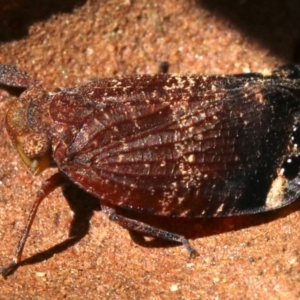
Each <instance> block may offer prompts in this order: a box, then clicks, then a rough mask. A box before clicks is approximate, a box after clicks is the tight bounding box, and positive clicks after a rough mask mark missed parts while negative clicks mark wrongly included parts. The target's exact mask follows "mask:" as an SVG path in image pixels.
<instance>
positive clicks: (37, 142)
mask: <svg viewBox="0 0 300 300" xmlns="http://www.w3.org/2000/svg"><path fill="white" fill-rule="evenodd" d="M16 141H17V149H18V152H19V154H20V156H21V158H22V160H23V161H24V163H25V164H26V166H27V167H28V169H29V170H30V172H31V173H32V174H34V175H37V174H40V173H41V172H42V171H43V170H45V169H46V168H48V166H49V165H50V141H49V139H48V136H47V135H46V134H45V133H37V132H33V133H27V134H24V135H21V136H18V137H17V139H16Z"/></svg>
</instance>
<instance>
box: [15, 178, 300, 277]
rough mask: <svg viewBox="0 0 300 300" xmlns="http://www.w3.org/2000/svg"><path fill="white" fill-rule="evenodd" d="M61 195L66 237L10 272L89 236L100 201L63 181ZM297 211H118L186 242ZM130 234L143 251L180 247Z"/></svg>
mask: <svg viewBox="0 0 300 300" xmlns="http://www.w3.org/2000/svg"><path fill="white" fill-rule="evenodd" d="M63 195H64V197H65V199H66V200H67V202H68V205H69V207H70V209H71V210H72V211H73V213H74V215H73V220H72V222H71V226H70V230H69V238H68V239H66V240H64V241H62V242H61V243H58V244H56V245H55V246H53V247H51V248H49V249H47V250H45V251H42V252H39V253H37V254H34V255H32V256H31V257H29V258H26V259H24V260H22V261H21V262H20V263H19V264H18V265H17V266H16V268H15V269H14V270H13V271H12V273H13V272H15V271H16V270H17V269H18V268H19V267H20V266H25V265H32V264H36V263H40V262H42V261H45V260H48V259H50V258H51V257H52V256H54V255H55V254H58V253H61V252H64V251H65V250H67V249H68V248H70V247H72V246H74V245H75V244H77V243H78V242H79V241H80V240H81V239H82V238H84V237H85V236H86V235H87V234H88V232H89V229H90V220H91V218H92V217H93V215H94V213H95V212H97V211H100V210H101V203H100V202H99V199H97V198H96V197H94V196H92V195H91V194H89V193H87V192H86V191H84V190H82V189H81V188H79V187H78V186H77V185H75V184H74V183H72V182H70V181H68V180H66V184H65V185H64V186H63ZM298 210H300V201H295V202H294V203H292V204H291V205H289V206H286V207H284V208H282V209H278V210H275V211H269V212H264V213H261V214H256V215H244V216H234V217H226V218H222V217H220V218H207V219H189V218H174V217H162V216H154V215H147V214H144V213H139V212H135V211H126V210H124V209H123V210H122V209H121V210H120V211H119V213H120V214H122V215H124V216H126V217H130V218H133V219H136V220H139V221H142V222H146V223H147V224H150V225H152V226H156V227H158V228H162V229H164V230H167V231H170V232H175V233H178V234H181V235H184V236H186V237H187V238H188V239H196V238H201V237H208V236H212V235H218V234H220V233H226V232H231V231H237V230H241V229H245V228H248V227H252V226H258V225H261V224H266V223H269V222H272V221H274V220H276V219H278V218H285V217H286V216H287V215H289V214H291V213H293V212H295V211H298ZM99 230H101V228H99ZM129 234H130V236H131V238H132V240H133V242H135V243H136V244H138V245H140V246H142V247H146V248H167V247H176V246H180V244H179V243H176V242H172V241H167V240H162V239H159V238H155V237H151V239H145V237H146V236H144V235H142V234H140V233H137V232H135V231H129ZM266 236H267V234H266ZM100 254H101V253H99V255H100Z"/></svg>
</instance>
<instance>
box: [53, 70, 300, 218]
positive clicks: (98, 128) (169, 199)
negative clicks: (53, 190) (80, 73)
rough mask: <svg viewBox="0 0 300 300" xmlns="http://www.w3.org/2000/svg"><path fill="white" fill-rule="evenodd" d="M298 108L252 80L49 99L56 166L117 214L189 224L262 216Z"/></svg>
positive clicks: (167, 79) (137, 81) (126, 84)
mask: <svg viewBox="0 0 300 300" xmlns="http://www.w3.org/2000/svg"><path fill="white" fill-rule="evenodd" d="M295 102H296V100H295V99H294V97H293V95H292V94H290V93H289V92H288V91H285V90H284V89H283V88H277V87H276V86H273V85H272V84H266V83H265V81H264V79H263V78H262V77H261V76H256V75H255V74H252V75H250V76H169V75H156V76H137V77H129V78H120V79H110V80H109V79H103V80H95V81H92V82H90V83H88V84H86V85H84V86H81V87H78V88H76V89H72V90H65V91H61V92H59V93H57V94H56V95H54V96H53V100H52V104H51V114H52V118H53V120H55V122H54V124H55V125H53V131H54V133H53V136H54V137H55V138H54V140H53V157H54V160H55V161H56V162H57V164H58V166H59V168H60V169H61V170H62V171H63V172H64V173H65V174H67V176H69V177H70V178H71V179H72V180H73V181H74V182H76V183H77V184H79V185H80V186H81V187H83V188H84V189H85V190H87V191H89V192H91V193H93V194H94V195H96V196H98V197H99V198H100V199H101V201H102V202H103V203H107V204H110V205H113V206H122V207H127V208H130V209H137V210H143V211H147V212H152V213H156V214H161V215H178V216H189V217H207V216H214V215H220V216H223V215H233V214H240V213H247V212H252V211H259V210H262V208H265V205H266V199H267V195H268V192H269V190H270V187H271V184H272V182H273V180H274V179H275V178H276V177H277V174H278V168H280V164H281V163H282V161H283V158H284V156H285V154H286V151H287V145H288V143H289V138H290V134H291V131H292V127H293V122H294V120H293V115H294V114H295V112H296V111H297V109H298V106H299V104H298V103H297V105H296V104H295ZM280 199H281V203H279V204H278V206H280V205H282V204H283V202H284V201H285V200H284V198H283V197H281V198H280ZM272 208H273V207H272Z"/></svg>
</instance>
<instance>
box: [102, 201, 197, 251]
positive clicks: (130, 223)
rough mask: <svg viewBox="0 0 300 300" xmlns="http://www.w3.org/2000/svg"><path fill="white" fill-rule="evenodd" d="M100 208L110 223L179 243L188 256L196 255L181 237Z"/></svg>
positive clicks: (108, 209)
mask: <svg viewBox="0 0 300 300" xmlns="http://www.w3.org/2000/svg"><path fill="white" fill-rule="evenodd" d="M101 208H102V211H103V212H104V213H105V214H106V215H108V217H109V219H110V220H111V221H114V222H116V223H117V224H119V225H121V226H122V227H124V228H126V229H128V230H134V231H137V232H141V233H143V234H145V235H151V236H154V237H158V238H161V239H165V240H168V241H174V242H178V243H181V244H182V245H183V246H184V247H185V248H186V250H187V251H188V253H189V255H190V256H196V255H197V251H196V250H195V249H194V248H193V247H192V246H191V244H190V243H189V241H188V240H187V239H186V238H185V237H184V236H182V235H179V234H176V233H172V232H169V231H166V230H162V229H159V228H156V227H153V226H151V225H147V224H145V223H143V222H140V221H137V220H134V219H129V218H126V217H123V216H121V215H119V214H117V213H116V211H115V209H113V208H111V207H108V206H106V205H101Z"/></svg>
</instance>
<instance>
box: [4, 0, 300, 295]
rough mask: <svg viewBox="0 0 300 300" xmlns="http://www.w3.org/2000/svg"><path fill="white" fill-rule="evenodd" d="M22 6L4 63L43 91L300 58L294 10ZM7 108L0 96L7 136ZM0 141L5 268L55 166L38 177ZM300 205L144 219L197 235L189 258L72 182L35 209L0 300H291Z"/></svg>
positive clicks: (200, 4)
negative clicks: (141, 235)
mask: <svg viewBox="0 0 300 300" xmlns="http://www.w3.org/2000/svg"><path fill="white" fill-rule="evenodd" d="M24 2H26V1H21V0H11V1H9V2H5V4H1V8H0V62H1V63H6V64H16V65H18V66H19V67H20V68H21V69H24V70H26V71H27V72H28V73H29V74H31V75H32V76H33V77H35V78H37V79H38V80H40V81H42V82H43V84H44V86H45V88H47V89H48V90H51V89H54V88H56V87H71V86H74V85H77V84H79V83H82V82H85V81H87V80H88V79H90V78H93V77H97V76H98V77H100V76H115V75H124V74H135V73H149V74H153V73H155V72H157V69H158V63H159V62H160V61H164V60H165V61H168V62H169V63H170V72H172V73H218V74H221V73H236V72H248V71H259V72H266V71H269V70H271V69H273V68H274V67H277V66H279V65H281V64H283V63H286V62H294V61H295V60H299V54H300V51H299V50H300V47H299V45H300V42H299V36H300V35H299V33H300V29H299V25H298V20H299V18H300V9H299V4H298V1H296V0H294V1H293V0H291V1H288V3H284V2H283V1H280V0H273V1H268V0H262V1H261V0H260V1H258V0H257V1H256V0H254V1H246V0H233V1H225V0H214V1H212V0H207V1H204V0H203V1H197V2H195V1H192V0H170V1H159V0H155V1H154V0H153V1H148V0H140V1H135V0H119V1H117V0H109V1H105V0H102V1H100V0H90V1H84V0H77V1H74V0H67V1H58V0H54V1H53V0H52V1H50V0H45V1H38V0H33V1H30V5H29V4H24ZM27 2H28V1H27ZM27 2H26V3H27ZM28 3H29V2H28ZM228 3H230V4H228ZM9 101H11V99H10V97H8V96H7V94H6V93H4V92H1V93H0V110H1V111H0V114H1V115H0V124H1V127H2V128H3V126H4V116H5V111H6V109H7V107H8V105H9ZM0 135H1V138H0V152H1V153H0V157H1V159H0V265H5V264H7V263H8V262H9V261H10V259H11V257H12V254H13V251H14V249H15V246H16V244H17V241H18V239H19V236H20V233H21V230H22V228H23V226H24V224H25V221H26V218H27V215H28V211H29V209H30V206H31V204H32V202H33V200H34V195H35V193H36V191H37V190H38V188H39V186H40V184H41V182H42V181H43V180H44V179H45V178H47V177H48V176H49V174H51V173H52V172H54V171H55V170H50V171H47V172H45V173H43V174H42V175H41V176H39V177H37V178H32V177H31V176H30V175H29V173H28V172H27V171H26V169H25V167H24V165H23V164H22V162H21V161H20V159H19V158H18V155H17V153H16V151H15V149H14V148H13V147H12V145H11V143H10V141H9V139H8V136H7V133H6V132H5V130H4V129H3V130H2V131H1V133H0ZM66 198H67V199H68V202H67V201H66ZM68 204H69V205H68ZM299 208H300V202H299V201H298V202H296V203H294V204H293V205H291V206H289V207H287V208H285V209H282V210H279V211H276V212H274V213H268V214H262V215H255V216H249V217H241V218H230V219H220V220H198V221H189V222H188V221H183V220H179V221H176V222H172V220H165V221H164V220H161V219H157V218H152V217H151V216H149V217H147V219H148V221H150V220H151V221H152V222H153V224H161V226H164V227H165V228H167V229H169V230H174V231H177V232H180V233H184V234H186V235H187V236H188V237H190V238H191V243H192V244H193V245H194V246H195V248H196V249H198V252H199V253H200V256H199V257H197V258H196V259H193V260H189V259H188V257H187V254H186V252H185V250H184V249H183V247H182V246H176V247H174V245H170V244H169V243H164V242H161V241H155V243H154V244H155V247H145V246H141V245H138V244H137V243H135V242H133V240H132V239H131V238H130V235H129V234H128V232H127V231H126V230H124V229H122V228H120V227H119V226H118V225H116V224H113V223H112V222H110V221H109V220H108V219H107V217H106V216H104V215H103V213H102V212H101V211H100V208H99V202H98V200H96V199H93V198H91V197H89V196H88V195H86V194H84V193H82V192H80V191H78V190H76V189H75V188H74V187H72V186H70V187H69V188H68V189H67V191H66V197H65V196H63V194H62V192H61V189H58V190H57V191H55V192H54V193H53V194H52V195H50V196H49V197H48V198H47V199H46V200H45V201H44V202H43V204H42V205H41V207H40V210H39V213H38V216H37V218H36V220H35V223H34V225H33V228H32V231H31V234H30V238H29V240H28V242H27V245H26V247H25V251H24V259H25V265H24V266H22V267H20V268H19V269H18V270H17V272H16V273H15V274H14V275H12V276H11V277H9V278H8V280H6V281H5V280H2V282H1V285H0V289H1V292H0V298H1V299H97V298H99V299H100V298H101V299H264V298H269V299H291V300H293V299H299V298H300V282H299V281H300V254H299V251H300V231H299V221H300V212H299ZM147 219H145V218H144V220H147ZM69 236H76V237H77V238H75V240H69V241H68V240H67V239H68V237H69ZM36 254H38V255H36Z"/></svg>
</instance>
